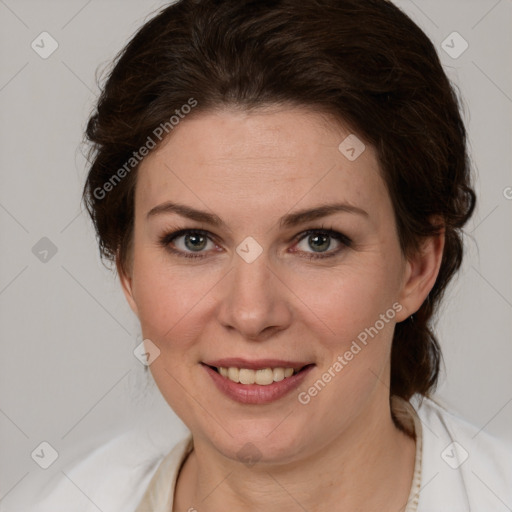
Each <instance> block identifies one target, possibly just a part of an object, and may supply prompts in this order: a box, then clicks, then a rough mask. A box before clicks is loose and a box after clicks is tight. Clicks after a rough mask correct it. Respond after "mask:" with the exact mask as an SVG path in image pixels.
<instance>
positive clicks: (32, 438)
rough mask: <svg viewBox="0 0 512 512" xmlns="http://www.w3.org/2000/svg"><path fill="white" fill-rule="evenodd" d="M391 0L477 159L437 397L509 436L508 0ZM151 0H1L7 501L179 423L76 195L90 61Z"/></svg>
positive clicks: (172, 435)
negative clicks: (423, 46) (439, 72)
mask: <svg viewBox="0 0 512 512" xmlns="http://www.w3.org/2000/svg"><path fill="white" fill-rule="evenodd" d="M396 3H397V4H398V5H399V6H400V7H402V8H403V9H404V10H405V11H406V12H407V13H408V14H409V15H410V16H411V17H412V18H413V19H414V20H415V21H416V22H417V23H418V24H419V25H420V26H421V27H422V28H423V29H424V30H425V31H426V33H427V34H428V35H429V37H430V38H431V39H432V40H433V41H434V42H435V45H436V47H437V49H438V52H439V54H440V57H441V59H442V62H443V64H444V66H445V69H446V72H447V73H448V75H449V77H450V78H451V79H452V81H454V82H455V83H456V84H457V85H458V87H459V89H460V92H461V95H462V97H463V101H464V109H465V114H464V116H465V120H466V123H467V127H468V130H469V137H470V150H471V155H472V159H473V163H474V167H475V172H476V174H477V181H476V190H477V194H478V200H479V203H478V208H477V211H476V214H475V216H474V218H473V219H472V221H471V222H470V224H469V227H468V229H467V232H468V236H467V237H466V243H467V256H466V260H465V262H464V266H463V268H462V271H461V273H460V276H459V277H458V279H457V280H456V282H455V283H454V284H452V286H451V288H450V290H449V293H448V295H447V296H446V301H445V307H444V309H443V315H442V317H441V318H440V321H439V324H438V333H439V337H440V340H441V345H442V348H443V352H444V359H445V363H446V372H443V374H442V377H441V384H440V386H439V390H438V396H439V397H441V398H442V399H443V401H444V402H445V403H446V404H448V405H449V406H450V407H451V408H452V409H454V410H456V411H458V412H459V413H460V414H461V415H462V416H465V417H466V418H467V419H469V420H470V421H471V422H472V423H474V424H476V425H477V426H478V427H480V428H482V429H485V430H486V431H487V432H490V433H492V434H494V435H497V436H500V437H503V438H508V439H512V428H511V426H512V372H511V370H510V367H511V365H510V362H511V360H512V314H511V313H512V276H511V274H512V265H511V263H512V261H511V260H512V258H511V255H512V215H511V210H512V175H511V172H510V170H511V155H512V152H511V142H512V139H511V134H512V133H511V132H512V130H511V124H512V116H511V111H512V76H511V72H510V69H511V68H510V62H511V48H512V40H511V39H512V35H511V34H512V31H511V30H510V27H511V26H512V1H511V0H499V1H497V0H473V1H468V0H458V1H455V0H451V1H447V0H428V1H426V0H421V2H420V0H415V1H414V2H413V1H411V0H400V1H397V2H396ZM162 5H164V3H163V2H160V1H149V0H144V1H141V0H138V1H134V0H131V1H127V0H123V1H121V0H106V1H105V0H104V1H99V0H90V1H86V0H72V1H70V0H68V1H62V0H60V1H58V0H46V1H35V0H33V1H28V0H17V1H15V0H0V52H1V68H0V110H1V112H2V116H1V121H0V127H1V128H0V130H1V151H0V169H1V173H2V177H1V184H2V186H1V188H0V228H1V231H0V232H1V235H0V236H1V248H2V251H1V258H2V259H1V267H0V308H1V309H0V311H1V323H0V334H1V358H0V442H1V448H0V454H1V455H0V456H1V463H0V510H2V511H6V512H9V511H13V510H19V509H18V508H17V506H19V505H16V504H17V503H19V502H20V500H21V497H22V496H27V495H28V494H29V492H30V491H31V490H33V489H35V488H36V487H37V486H39V485H41V484H42V483H44V482H45V481H47V480H48V479H50V478H52V477H56V476H58V474H59V472H60V471H61V469H62V468H64V467H65V465H66V464H67V463H69V462H70V461H72V460H74V459H75V458H76V457H81V456H83V455H84V454H86V453H87V452H88V450H90V448H91V447H95V446H98V445H99V444H100V443H102V442H104V441H106V440H107V439H109V438H111V437H112V436H114V435H115V434H116V433H118V432H120V431H123V430H126V429H127V428H131V427H133V426H134V425H141V424H142V425H146V424H147V425H153V427H152V428H154V429H156V430H157V431H158V432H159V433H160V435H161V437H162V439H165V440H166V442H168V443H170V444H172V443H173V442H174V441H175V440H178V439H179V438H181V436H182V435H183V433H184V432H185V430H184V426H183V425H182V423H181V422H180V420H179V419H177V418H176V417H175V415H174V414H173V413H172V411H171V410H170V408H169V407H168V406H167V404H166V403H165V402H164V401H163V399H162V398H161V397H160V395H159V393H158V391H157V390H156V388H155V386H154V385H153V384H152V383H151V381H149V383H148V382H147V379H146V376H145V375H144V371H143V366H142V364H141V363H139V361H138V360H137V359H136V358H135V357H134V355H133V353H132V351H133V349H134V347H135V346H136V345H138V344H139V343H140V341H141V337H140V333H139V327H138V322H137V319H136V317H135V316H134V315H133V314H132V313H131V310H130V309H129V307H128V305H127V304H126V302H125V299H124V296H123V295H122V292H121V289H120V286H119V284H118V282H117V281H116V278H115V275H114V274H113V273H110V272H109V271H108V270H107V269H105V268H104V267H103V265H102V264H101V262H100V260H99V256H98V249H97V246H96V242H95V239H94V235H93V230H92V226H91V224H90V222H89V220H88V219H87V217H86V215H85V213H84V212H82V211H81V206H80V194H81V190H82V185H83V181H84V177H85V163H86V161H85V158H84V156H83V154H82V148H81V147H80V143H81V140H82V133H83V129H84V127H85V122H86V119H87V116H88V114H89V113H90V111H91V108H92V105H93V103H94V100H95V98H96V97H97V94H98V89H97V86H96V80H95V74H96V70H97V68H98V67H100V68H101V67H103V66H104V65H106V64H108V62H109V61H110V60H111V59H112V58H113V57H114V55H115V54H116V53H117V52H118V51H119V50H120V49H121V48H122V46H123V45H124V44H125V43H126V42H127V41H128V39H129V38H130V37H131V36H132V35H133V34H134V32H135V31H136V30H137V28H138V27H139V26H140V25H141V24H142V23H143V22H144V20H145V19H147V18H148V17H149V16H150V15H151V13H152V12H153V11H154V10H155V9H157V8H159V7H160V6H162ZM43 31H47V32H49V33H50V34H51V36H52V37H53V38H54V39H55V40H56V41H57V42H58V45H59V46H58V49H57V50H56V51H55V52H54V53H53V54H52V55H51V56H50V57H48V58H47V59H43V58H41V57H40V56H39V55H38V54H37V53H36V52H35V51H34V50H33V49H32V48H31V43H32V41H33V40H36V42H37V40H39V39H37V38H38V36H39V34H40V33H41V32H43ZM454 31H457V32H458V33H460V34H461V35H462V37H463V38H464V39H465V40H466V41H467V42H468V44H469V47H468V49H467V50H466V51H465V52H464V53H463V54H462V55H460V56H459V57H457V58H453V57H451V56H449V55H448V54H447V53H446V52H445V50H444V49H443V47H442V42H443V41H444V40H445V39H446V38H447V37H448V36H449V35H450V34H451V33H452V32H454ZM448 41H450V39H448ZM449 44H451V43H449ZM452 46H454V49H455V50H457V49H458V48H460V45H459V43H458V42H457V41H455V42H454V43H453V44H452ZM46 48H48V46H46ZM43 237H47V238H48V239H50V240H51V242H52V243H53V244H54V245H55V247H56V249H57V252H56V254H54V255H53V256H52V257H50V256H51V253H50V254H49V256H48V258H47V261H46V262H43V261H41V260H40V259H39V258H38V257H36V255H35V254H34V252H33V247H34V246H36V244H37V243H38V242H39V241H40V239H41V238H43ZM39 243H44V242H39ZM36 247H39V246H36ZM42 441H47V442H49V443H50V444H51V445H52V446H53V447H54V448H55V450H57V452H58V454H59V457H58V459H57V460H56V461H55V463H53V464H52V465H51V466H50V467H49V468H48V469H46V470H43V469H41V468H40V467H39V466H38V465H37V464H36V463H35V462H34V460H33V459H32V458H31V453H32V452H33V450H34V449H35V448H36V447H37V446H38V445H39V444H40V443H41V442H42ZM77 492H78V491H77Z"/></svg>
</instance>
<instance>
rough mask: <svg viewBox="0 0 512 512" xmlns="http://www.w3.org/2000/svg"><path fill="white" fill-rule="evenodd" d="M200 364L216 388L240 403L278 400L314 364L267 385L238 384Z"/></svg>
mask: <svg viewBox="0 0 512 512" xmlns="http://www.w3.org/2000/svg"><path fill="white" fill-rule="evenodd" d="M202 366H203V368H204V369H205V370H206V371H207V372H208V374H209V375H210V377H211V378H212V379H213V382H214V383H215V385H216V386H217V388H218V389H219V390H220V391H222V393H224V394H225V395H226V396H228V397H229V398H231V399H233V400H235V401H236V402H239V403H242V404H268V403H271V402H275V401H276V400H279V399H280V398H282V397H284V396H285V395H287V394H288V393H290V392H291V391H292V390H294V389H296V388H297V387H298V386H300V385H301V384H302V382H303V380H304V379H305V378H306V375H307V374H308V373H309V371H310V370H312V369H313V366H314V365H310V366H308V367H306V368H304V369H303V370H301V371H300V372H299V373H297V374H295V375H292V376H291V377H287V378H285V379H283V380H282V381H280V382H273V383H272V384H269V385H268V386H261V385H259V384H239V383H238V382H233V381H232V380H229V379H228V378H226V377H223V376H222V375H220V374H219V373H217V372H216V371H215V370H212V369H211V368H210V367H209V366H207V365H205V364H202Z"/></svg>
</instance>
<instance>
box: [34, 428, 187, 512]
mask: <svg viewBox="0 0 512 512" xmlns="http://www.w3.org/2000/svg"><path fill="white" fill-rule="evenodd" d="M184 441H186V440H181V441H179V442H178V443H175V444H174V445H172V444H171V445H167V446H162V445H161V444H157V443H154V442H153V440H152V439H151V437H150V436H149V435H148V433H147V432H146V431H140V430H130V431H127V432H124V433H122V434H120V435H118V436H116V437H115V438H112V439H110V440H109V441H107V442H105V443H103V444H101V445H100V446H98V447H97V448H96V449H95V450H93V451H92V452H91V453H90V454H89V455H88V456H87V457H85V458H83V459H82V460H78V461H74V462H73V463H71V464H69V465H68V466H67V467H65V468H64V469H63V470H62V472H61V473H60V475H58V476H57V478H56V479H54V480H52V481H50V482H49V483H48V484H47V485H46V486H45V487H44V488H43V489H42V490H41V492H40V495H39V496H37V497H34V504H33V505H32V506H31V508H30V512H55V511H58V510H66V512H92V511H94V512H97V511H98V510H101V511H102V512H121V511H123V512H128V511H130V510H134V509H135V507H136V506H137V504H138V503H139V501H140V500H141V498H142V496H143V495H144V492H145V490H146V488H147V486H148V484H149V482H150V480H151V478H152V477H153V475H154V473H155V472H156V470H157V468H158V466H159V464H160V462H161V461H162V460H163V459H164V457H165V456H166V455H168V454H169V452H174V451H176V449H178V448H179V447H180V446H182V445H183V443H184Z"/></svg>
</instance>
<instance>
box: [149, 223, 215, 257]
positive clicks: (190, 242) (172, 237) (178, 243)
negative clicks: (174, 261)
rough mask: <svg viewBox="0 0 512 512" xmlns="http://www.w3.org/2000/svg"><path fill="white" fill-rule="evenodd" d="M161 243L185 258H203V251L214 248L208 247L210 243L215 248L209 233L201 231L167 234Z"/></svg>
mask: <svg viewBox="0 0 512 512" xmlns="http://www.w3.org/2000/svg"><path fill="white" fill-rule="evenodd" d="M159 243H160V245H162V246H163V247H165V248H166V249H167V250H169V251H171V252H172V253H174V254H177V255H178V256H183V257H185V258H203V257H204V256H203V254H202V253H203V252H204V251H203V250H204V249H208V248H209V249H211V248H212V247H211V246H210V247H208V244H209V243H210V244H211V245H213V246H214V247H215V244H214V243H213V241H212V240H211V239H210V238H209V236H208V232H207V231H203V230H201V229H182V230H180V231H175V232H174V233H169V234H165V235H163V236H162V237H161V238H160V240H159ZM172 246H174V247H172ZM194 253H198V254H194Z"/></svg>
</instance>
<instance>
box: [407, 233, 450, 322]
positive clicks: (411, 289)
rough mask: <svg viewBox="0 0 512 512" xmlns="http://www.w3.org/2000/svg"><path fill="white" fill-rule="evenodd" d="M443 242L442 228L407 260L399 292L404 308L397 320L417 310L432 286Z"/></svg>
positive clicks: (440, 259) (440, 257) (439, 263)
mask: <svg viewBox="0 0 512 512" xmlns="http://www.w3.org/2000/svg"><path fill="white" fill-rule="evenodd" d="M444 243H445V231H444V229H443V230H442V231H441V232H440V233H439V234H438V235H434V236H431V237H429V238H428V239H426V240H425V241H424V243H423V245H422V247H421V251H419V252H418V253H417V254H415V255H414V256H413V257H412V258H410V259H409V260H408V261H407V263H406V267H405V268H406V270H405V273H404V282H403V286H402V290H401V294H400V304H402V306H403V308H404V309H403V312H402V314H401V315H400V317H403V318H400V319H398V318H397V322H401V321H402V320H405V319H406V318H407V317H408V316H410V315H412V314H414V313H415V312H416V311H418V309H419V308H420V307H421V305H422V304H423V302H424V301H425V299H426V298H427V296H428V294H429V293H430V290H432V288H433V287H434V284H435V282H436V279H437V276H438V274H439V269H440V267H441V262H442V259H443V251H444Z"/></svg>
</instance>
